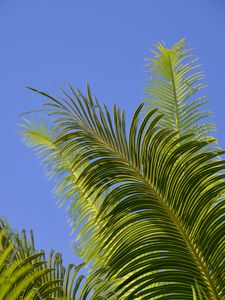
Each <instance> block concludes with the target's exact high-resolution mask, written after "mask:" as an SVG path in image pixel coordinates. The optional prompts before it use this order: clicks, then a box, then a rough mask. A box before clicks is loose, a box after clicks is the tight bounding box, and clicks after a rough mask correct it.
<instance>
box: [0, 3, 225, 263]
mask: <svg viewBox="0 0 225 300" xmlns="http://www.w3.org/2000/svg"><path fill="white" fill-rule="evenodd" d="M224 29H225V2H224V1H223V0H198V1H196V0H188V1H184V0H154V1H153V0H139V1H137V0H136V1H134V0H123V1H121V0H114V1H110V0H108V1H105V0H94V1H93V0H89V1H87V0H80V1H77V0H63V1H62V0H47V1H46V0H38V1H34V0H20V1H18V0H14V1H13V0H1V1H0V39H1V44H0V86H1V118H0V126H1V127H0V128H1V147H0V151H1V155H0V158H1V175H0V176H1V180H0V215H2V216H4V217H5V218H6V219H7V220H8V221H9V223H10V224H11V225H12V226H13V227H14V228H17V229H22V228H26V229H28V230H29V229H31V228H32V229H34V231H35V237H36V238H35V239H36V245H37V247H38V248H43V249H46V250H47V251H48V250H50V248H51V247H52V248H54V249H55V250H57V251H61V252H62V253H63V256H64V260H65V262H66V263H68V262H69V261H75V262H76V261H77V258H76V257H75V256H74V254H73V252H72V249H71V240H72V238H71V236H70V228H69V226H68V224H67V221H66V213H65V208H61V209H59V208H57V207H56V205H55V199H53V196H52V193H51V189H52V184H51V183H50V182H48V181H47V180H46V178H45V176H44V172H43V170H42V168H41V166H40V161H39V160H38V159H36V157H35V156H34V153H33V151H32V150H30V149H27V148H26V147H25V146H24V145H23V144H22V142H21V140H20V138H19V136H18V134H17V130H18V125H17V124H18V123H19V122H20V118H19V117H18V116H17V115H18V114H19V113H21V112H24V111H27V110H29V109H33V108H35V107H38V105H39V104H40V103H41V101H42V98H41V97H38V96H37V95H34V94H32V93H31V92H29V91H28V90H26V89H25V86H32V87H35V88H38V89H42V90H46V91H48V92H52V91H54V90H55V87H56V86H64V85H65V82H70V83H71V84H74V85H76V86H78V87H79V88H80V89H81V90H83V91H84V88H85V83H86V82H87V81H88V82H89V83H90V85H91V88H92V91H93V93H94V94H95V95H96V96H97V97H98V99H99V100H100V102H101V103H105V104H107V105H108V107H109V108H110V107H112V105H113V103H116V104H117V105H118V106H120V107H121V108H124V109H125V110H126V111H127V115H128V118H129V116H130V115H131V114H132V112H133V111H134V110H135V108H136V107H137V105H138V104H139V103H140V102H141V100H142V99H143V97H144V93H143V87H144V84H145V80H146V79H147V77H148V74H147V73H146V70H145V68H144V65H145V63H146V62H145V58H147V57H149V56H150V55H151V54H150V52H149V49H150V48H152V45H153V44H154V43H156V42H158V41H164V42H166V44H167V45H168V46H171V45H172V44H173V43H175V42H176V41H178V40H180V39H181V38H183V37H186V39H187V42H189V43H191V44H192V46H193V47H194V52H195V54H197V55H198V56H199V57H200V62H201V64H202V69H203V70H204V72H205V74H206V82H207V84H208V87H207V89H206V91H205V93H206V94H207V95H208V97H209V99H210V104H209V105H208V108H209V109H210V110H212V112H213V120H214V122H215V123H216V126H217V129H218V134H217V137H218V138H219V141H220V145H221V146H223V147H225V135H224V115H225V114H224V108H225V92H224V87H225V34H224V33H225V32H224Z"/></svg>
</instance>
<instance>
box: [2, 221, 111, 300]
mask: <svg viewBox="0 0 225 300" xmlns="http://www.w3.org/2000/svg"><path fill="white" fill-rule="evenodd" d="M84 265H85V264H80V265H78V266H75V265H74V264H70V265H69V266H68V268H67V269H66V268H65V267H64V266H63V261H62V255H61V254H60V253H56V254H55V255H54V251H53V250H52V251H51V253H50V255H49V257H48V260H46V258H45V253H44V252H43V251H42V252H38V251H37V250H36V249H35V246H34V239H33V233H32V232H31V239H29V238H27V235H26V232H25V231H24V230H23V231H22V236H21V235H19V234H18V232H14V231H12V230H11V228H10V227H9V226H8V225H7V224H6V223H5V222H1V226H0V291H1V293H0V300H7V299H9V300H13V299H15V300H18V299H21V300H22V299H24V300H28V299H30V300H31V299H32V300H34V299H37V300H43V299H49V300H50V299H59V300H87V299H93V300H95V299H112V298H110V297H111V296H110V295H111V294H112V291H113V288H114V286H115V284H116V282H115V280H113V281H109V280H106V278H105V275H104V274H105V273H106V272H105V270H104V269H99V270H96V271H95V272H93V273H92V274H91V275H90V276H89V275H88V276H84V275H83V274H81V273H80V271H81V269H82V268H83V266H84ZM113 299H115V298H113Z"/></svg>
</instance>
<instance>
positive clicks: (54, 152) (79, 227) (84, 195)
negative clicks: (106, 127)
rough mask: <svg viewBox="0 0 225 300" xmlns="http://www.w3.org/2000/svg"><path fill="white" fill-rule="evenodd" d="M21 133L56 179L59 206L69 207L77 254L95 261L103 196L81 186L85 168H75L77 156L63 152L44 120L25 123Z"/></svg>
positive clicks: (49, 173)
mask: <svg viewBox="0 0 225 300" xmlns="http://www.w3.org/2000/svg"><path fill="white" fill-rule="evenodd" d="M20 134H21V135H22V136H23V140H24V142H25V143H26V145H28V146H29V147H32V148H35V150H36V153H37V155H38V157H40V158H42V164H43V166H44V168H45V170H46V172H47V175H48V177H49V178H54V180H55V182H56V184H55V188H54V194H55V196H56V198H57V199H58V204H60V205H62V204H65V203H66V204H67V208H68V216H69V220H68V221H69V223H70V225H71V227H72V233H76V240H75V242H74V249H75V252H76V253H77V254H78V255H79V256H80V257H82V258H83V259H85V260H86V262H93V257H95V254H96V249H97V248H98V241H97V240H96V238H95V235H96V232H97V231H98V230H99V226H101V225H102V224H99V223H98V222H97V220H96V217H97V214H98V212H99V207H100V205H101V203H102V199H103V196H102V195H101V196H99V197H98V198H97V192H94V193H92V194H90V193H88V192H85V191H84V188H83V186H82V185H81V184H80V183H79V184H78V177H79V175H80V173H81V171H82V168H77V169H75V168H74V162H73V160H74V159H75V157H76V153H75V152H73V153H70V152H69V151H62V146H59V145H58V144H56V143H55V140H56V137H57V133H56V132H54V130H53V129H51V130H50V129H49V128H48V126H47V123H46V124H45V122H44V121H43V120H40V122H37V121H35V120H34V121H33V123H32V122H30V121H29V120H25V124H23V125H22V129H21V130H20ZM64 146H66V145H64ZM96 198H97V199H96ZM87 245H89V247H87Z"/></svg>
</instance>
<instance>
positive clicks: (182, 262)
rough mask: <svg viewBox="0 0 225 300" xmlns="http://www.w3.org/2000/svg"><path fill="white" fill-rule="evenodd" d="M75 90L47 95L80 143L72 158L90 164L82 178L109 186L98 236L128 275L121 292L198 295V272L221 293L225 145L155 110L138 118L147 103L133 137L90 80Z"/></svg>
mask: <svg viewBox="0 0 225 300" xmlns="http://www.w3.org/2000/svg"><path fill="white" fill-rule="evenodd" d="M37 92H39V91H37ZM40 93H41V94H44V93H42V92H40ZM73 94H74V95H76V97H75V98H74V99H73V101H72V100H71V99H70V98H68V99H67V101H59V100H57V99H54V98H52V97H50V99H51V101H52V102H51V101H50V102H49V103H47V105H48V106H49V107H50V108H52V113H53V114H54V116H56V117H55V119H54V122H55V123H56V126H55V129H54V130H56V131H57V132H58V138H57V140H56V144H58V145H60V147H62V149H63V151H66V153H74V152H76V157H75V160H74V161H73V163H74V168H75V169H76V168H80V167H81V166H83V168H84V169H83V171H82V173H81V174H80V176H79V178H78V183H79V184H82V186H83V187H84V188H85V191H86V192H88V193H90V194H91V193H92V192H94V191H95V190H96V189H97V190H99V189H100V187H101V192H102V193H103V192H104V191H105V190H106V189H107V190H108V188H111V192H110V193H109V194H108V196H107V197H106V198H105V199H104V201H103V203H102V206H101V208H100V213H99V219H100V220H102V219H103V220H104V221H105V222H106V225H105V226H103V227H102V228H101V230H100V232H99V238H100V239H101V240H102V243H104V246H103V248H102V250H103V252H104V259H105V262H104V263H105V264H108V265H109V267H110V269H109V273H108V278H114V277H121V278H124V277H126V278H127V279H126V280H125V281H124V282H123V283H122V284H121V285H120V286H119V288H118V292H119V293H120V295H119V299H123V297H125V295H126V297H125V299H138V298H140V299H154V297H156V299H165V298H168V299H192V297H193V293H192V286H194V285H195V283H196V282H197V284H198V285H199V286H200V288H201V289H202V290H203V291H204V293H205V294H206V295H207V297H209V299H223V297H224V296H225V290H224V279H225V272H224V261H225V260H224V250H223V249H224V234H223V228H224V212H225V208H224V200H223V199H221V198H220V197H221V194H222V193H223V192H224V189H225V182H224V169H225V163H224V161H223V160H220V159H217V160H215V159H214V158H215V157H217V156H218V155H221V154H222V153H223V152H222V151H217V152H215V151H214V152H213V151H209V150H208V151H207V150H205V149H204V147H205V146H207V145H208V141H207V142H206V141H202V142H198V141H190V139H189V137H190V135H183V136H181V137H180V138H179V139H178V138H176V136H177V132H174V130H173V129H166V128H164V129H162V128H161V127H160V126H158V124H157V122H159V120H160V117H157V113H156V111H150V112H149V113H148V114H147V116H146V118H145V119H144V120H142V121H141V122H140V112H141V109H142V106H140V107H139V108H138V110H137V111H136V113H135V114H134V117H133V120H132V124H131V126H130V129H129V136H128V137H127V136H126V129H125V120H124V116H123V114H121V113H120V111H119V110H118V109H117V108H115V109H114V119H112V118H111V117H110V115H109V113H108V111H107V109H106V108H105V109H104V110H103V109H101V107H100V106H99V104H98V102H97V100H96V99H92V98H91V96H90V91H89V89H88V92H87V98H86V97H84V96H83V95H82V94H81V93H80V91H77V92H75V91H73ZM44 95H45V96H48V95H47V94H44ZM45 105H46V103H45ZM154 115H155V116H154ZM139 123H140V125H139ZM181 141H182V143H181ZM202 149H204V151H203V150H202ZM87 163H88V164H87ZM220 172H222V173H220ZM218 199H220V200H219V201H218Z"/></svg>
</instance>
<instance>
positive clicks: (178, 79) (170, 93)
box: [145, 39, 215, 139]
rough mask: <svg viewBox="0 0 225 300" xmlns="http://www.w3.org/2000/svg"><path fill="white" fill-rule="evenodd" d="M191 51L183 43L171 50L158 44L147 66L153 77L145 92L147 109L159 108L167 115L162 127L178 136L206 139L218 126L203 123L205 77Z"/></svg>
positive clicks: (178, 43) (205, 100) (205, 117)
mask: <svg viewBox="0 0 225 300" xmlns="http://www.w3.org/2000/svg"><path fill="white" fill-rule="evenodd" d="M191 50H192V49H191V48H189V47H188V45H187V44H186V43H185V40H184V39H182V40H181V41H179V42H177V43H176V44H175V45H174V46H173V47H172V48H170V49H169V48H167V47H166V45H165V44H163V43H158V44H156V46H155V50H153V51H152V52H153V53H154V55H155V57H154V58H150V59H148V62H149V63H148V64H147V67H148V69H149V71H150V73H151V75H152V77H150V79H149V80H148V84H147V87H146V89H145V91H146V94H147V98H146V100H145V101H146V103H147V107H146V109H147V111H148V110H149V109H150V108H151V107H152V106H155V107H158V108H159V113H162V114H163V115H164V117H163V118H162V119H161V121H160V124H161V125H162V126H163V127H167V128H173V129H174V130H175V131H177V132H178V135H181V134H183V133H185V132H192V133H194V136H195V139H207V137H208V135H209V134H210V133H211V132H213V131H215V125H214V124H212V123H208V122H207V121H204V120H206V119H207V118H208V117H209V116H210V113H209V111H205V110H202V111H200V110H199V109H200V108H202V107H203V106H204V105H205V104H206V103H207V99H206V96H204V95H201V93H200V91H201V90H202V89H204V87H205V84H204V82H203V79H204V76H203V72H202V71H200V70H199V65H198V64H197V61H198V59H197V58H196V56H194V55H193V54H192V53H191Z"/></svg>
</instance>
